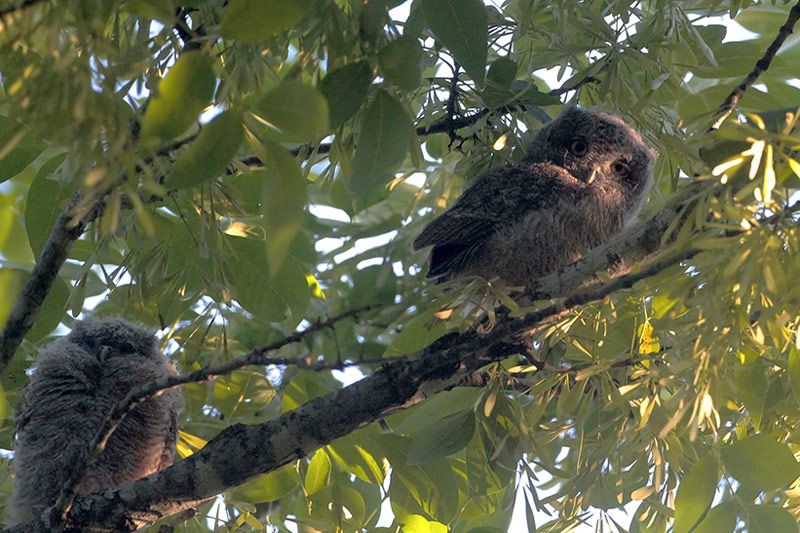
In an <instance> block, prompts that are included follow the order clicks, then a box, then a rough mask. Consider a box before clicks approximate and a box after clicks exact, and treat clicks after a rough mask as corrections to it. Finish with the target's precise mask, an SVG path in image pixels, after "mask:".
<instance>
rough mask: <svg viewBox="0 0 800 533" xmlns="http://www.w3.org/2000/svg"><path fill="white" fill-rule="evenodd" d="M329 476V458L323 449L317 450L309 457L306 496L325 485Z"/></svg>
mask: <svg viewBox="0 0 800 533" xmlns="http://www.w3.org/2000/svg"><path fill="white" fill-rule="evenodd" d="M330 478H331V458H330V457H329V456H328V452H326V451H325V450H324V449H320V450H317V451H316V453H314V455H313V456H312V457H311V462H310V463H309V465H308V471H307V472H306V482H305V489H306V496H311V495H312V494H315V493H317V492H319V491H321V490H322V489H324V488H325V487H327V486H328V482H329V481H330Z"/></svg>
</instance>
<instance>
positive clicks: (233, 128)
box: [165, 111, 244, 189]
mask: <svg viewBox="0 0 800 533" xmlns="http://www.w3.org/2000/svg"><path fill="white" fill-rule="evenodd" d="M243 136H244V129H243V128H242V115H241V113H239V112H237V111H223V112H222V113H221V114H220V115H218V116H217V117H215V118H214V120H212V121H211V122H210V123H209V124H208V125H207V126H206V127H204V128H203V129H202V130H201V131H200V135H198V136H197V139H195V140H194V141H192V143H191V144H190V145H189V148H187V149H186V150H185V151H184V152H183V153H182V154H181V155H180V157H179V158H178V161H177V162H176V163H175V166H174V167H172V172H171V173H170V174H169V176H167V179H166V182H165V184H166V186H167V187H170V188H173V189H183V188H186V187H194V186H196V185H200V184H201V183H203V182H204V181H206V180H209V179H211V178H213V177H215V176H218V175H219V174H220V173H221V172H222V171H223V170H225V167H227V166H228V163H230V161H231V159H232V158H233V156H234V155H236V150H238V149H239V144H240V143H241V142H242V137H243Z"/></svg>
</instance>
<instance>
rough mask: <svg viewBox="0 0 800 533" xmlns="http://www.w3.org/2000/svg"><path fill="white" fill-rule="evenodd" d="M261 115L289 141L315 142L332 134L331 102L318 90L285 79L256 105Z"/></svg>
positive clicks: (298, 81) (299, 82)
mask: <svg viewBox="0 0 800 533" xmlns="http://www.w3.org/2000/svg"><path fill="white" fill-rule="evenodd" d="M256 110H257V111H258V113H259V115H260V116H262V117H263V118H264V119H266V120H267V121H268V122H269V123H270V124H272V125H273V126H275V127H277V128H279V129H280V130H281V131H282V132H283V133H284V134H285V135H286V137H287V140H290V141H313V140H317V139H319V138H320V137H323V136H324V135H325V134H326V133H327V132H328V130H329V123H328V102H327V100H325V97H323V96H322V93H320V92H319V91H318V90H317V88H316V87H313V86H311V85H308V84H306V83H303V82H302V81H300V80H294V79H285V80H283V81H281V82H280V83H279V84H278V86H277V87H275V88H274V89H272V90H271V91H269V92H268V93H267V94H265V95H264V96H263V97H262V98H261V99H260V100H259V101H258V103H257V104H256Z"/></svg>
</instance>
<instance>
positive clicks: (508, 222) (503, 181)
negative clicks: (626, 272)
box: [414, 108, 654, 286]
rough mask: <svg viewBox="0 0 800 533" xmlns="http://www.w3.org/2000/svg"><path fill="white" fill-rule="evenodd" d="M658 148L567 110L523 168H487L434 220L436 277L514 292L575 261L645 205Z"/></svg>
mask: <svg viewBox="0 0 800 533" xmlns="http://www.w3.org/2000/svg"><path fill="white" fill-rule="evenodd" d="M653 160H654V153H653V150H652V149H651V148H650V147H649V146H648V145H647V144H646V143H645V142H644V141H643V140H642V138H641V136H640V135H639V134H638V133H637V132H636V131H635V130H634V129H633V128H631V127H630V126H628V125H627V124H626V123H625V122H623V121H622V119H620V118H619V117H616V116H613V115H608V114H606V113H600V112H596V111H585V110H581V109H578V108H569V109H567V110H566V111H565V112H564V113H562V114H561V115H560V116H559V117H558V118H556V119H555V120H554V121H552V122H551V123H549V124H548V125H546V126H545V127H544V128H542V130H540V131H539V132H538V133H537V134H536V136H535V138H534V140H533V143H532V146H531V149H530V151H529V153H528V154H527V156H526V157H524V158H523V159H522V160H521V161H520V162H519V163H518V164H514V165H506V166H503V167H499V168H495V169H492V170H489V171H487V172H485V173H483V174H481V175H480V176H478V178H477V179H476V180H475V181H474V182H473V183H472V185H470V187H469V188H467V190H466V191H464V194H462V195H461V197H460V198H459V199H458V200H457V201H456V203H455V204H454V205H453V206H452V207H451V208H450V209H449V210H447V211H445V212H444V213H442V214H441V215H440V216H439V217H438V218H436V219H434V220H433V221H432V222H430V223H429V224H428V225H427V226H426V227H425V229H424V230H423V231H422V232H421V233H420V235H419V236H418V237H417V238H416V240H415V241H414V248H415V249H420V248H424V247H426V246H433V249H432V251H431V259H430V268H429V270H428V277H432V278H436V279H439V280H441V279H447V278H450V277H452V276H454V275H480V276H483V277H485V278H487V279H489V278H494V277H499V278H500V279H502V280H503V281H505V282H507V283H509V284H511V285H520V286H521V285H530V284H532V283H533V282H534V281H535V280H536V279H537V278H539V277H541V276H542V275H544V274H546V273H548V272H551V271H553V270H555V269H557V268H560V267H562V266H565V265H567V264H569V263H571V262H573V261H576V260H577V259H579V258H580V257H581V255H582V254H583V253H585V252H586V251H587V250H588V249H590V248H592V247H594V246H597V245H599V244H600V243H602V242H603V241H605V240H607V239H608V237H610V236H611V235H612V234H613V233H615V232H617V231H619V230H620V228H622V226H623V225H624V224H625V223H626V222H627V221H628V220H629V219H630V218H632V217H633V216H634V215H635V214H636V213H637V212H638V210H639V208H640V207H641V204H642V201H643V199H644V195H645V194H646V192H647V190H648V187H649V184H650V181H651V177H650V173H651V169H652V165H653Z"/></svg>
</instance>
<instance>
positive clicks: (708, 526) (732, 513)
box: [676, 501, 736, 533]
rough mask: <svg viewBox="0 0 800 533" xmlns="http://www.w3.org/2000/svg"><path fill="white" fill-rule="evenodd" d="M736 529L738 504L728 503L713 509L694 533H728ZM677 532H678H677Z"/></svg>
mask: <svg viewBox="0 0 800 533" xmlns="http://www.w3.org/2000/svg"><path fill="white" fill-rule="evenodd" d="M735 527H736V504H735V503H733V502H732V501H727V502H724V503H721V504H719V505H717V506H716V507H713V508H712V509H711V510H710V511H708V513H707V514H706V517H705V518H703V521H702V522H700V523H699V524H698V525H697V527H696V528H694V530H693V532H692V533H728V532H732V531H733V530H734V528H735ZM676 531H677V530H676Z"/></svg>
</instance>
